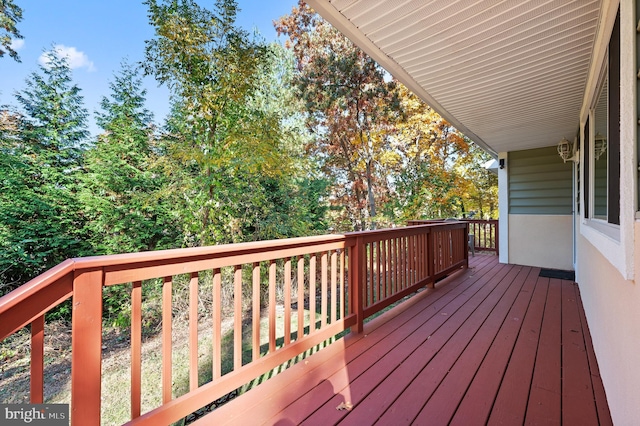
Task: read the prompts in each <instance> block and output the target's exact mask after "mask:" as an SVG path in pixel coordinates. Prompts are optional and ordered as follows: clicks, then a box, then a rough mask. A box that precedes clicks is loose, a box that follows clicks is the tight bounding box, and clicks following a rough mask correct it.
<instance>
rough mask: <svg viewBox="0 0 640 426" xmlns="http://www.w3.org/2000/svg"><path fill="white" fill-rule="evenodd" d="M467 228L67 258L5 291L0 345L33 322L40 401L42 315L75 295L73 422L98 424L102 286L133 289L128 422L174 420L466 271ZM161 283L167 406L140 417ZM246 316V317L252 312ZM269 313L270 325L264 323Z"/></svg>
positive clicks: (34, 396) (33, 396)
mask: <svg viewBox="0 0 640 426" xmlns="http://www.w3.org/2000/svg"><path fill="white" fill-rule="evenodd" d="M467 234H468V225H467V224H466V223H464V222H461V223H447V224H431V225H421V226H411V227H403V228H395V229H388V230H378V231H367V232H358V233H349V234H344V235H325V236H317V237H305V238H292V239H284V240H273V241H264V242H256V243H244V244H234V245H222V246H214V247H202V248H192V249H180V250H166V251H158V252H145V253H135V254H124V255H113V256H100V257H89V258H79V259H71V260H67V261H66V262H64V263H62V264H60V265H58V266H56V267H55V268H53V269H51V270H49V271H47V272H46V273H44V274H42V275H40V276H38V277H36V278H34V279H33V280H31V281H29V282H28V283H26V284H24V285H23V286H21V287H19V288H18V289H16V290H15V291H13V292H11V293H9V294H7V295H5V296H3V297H2V298H0V340H4V339H5V338H6V337H7V336H10V335H11V334H13V333H15V332H16V331H18V330H20V329H22V328H23V327H25V326H28V325H30V326H31V351H30V356H31V360H30V368H31V370H30V381H31V382H30V401H31V402H32V403H42V402H43V395H44V393H43V388H44V377H45V375H44V330H45V313H47V312H48V311H50V310H51V309H53V308H55V307H56V306H58V305H59V304H61V303H63V302H64V301H66V300H67V299H69V298H71V299H72V306H73V308H72V322H71V327H72V343H71V400H70V403H71V421H72V423H73V424H76V425H91V424H99V423H100V412H101V401H102V399H103V398H104V397H105V396H104V395H103V394H102V391H101V362H102V331H103V330H102V306H103V290H104V288H105V287H109V286H128V287H127V288H128V289H130V293H131V294H130V297H131V299H130V300H131V330H130V336H131V339H130V359H131V366H130V380H129V383H128V385H126V386H129V387H130V395H131V402H130V413H131V419H132V420H131V423H135V424H138V423H140V424H169V423H172V422H175V421H177V420H180V419H181V418H183V417H185V416H187V415H189V414H190V413H192V412H194V411H196V410H198V409H200V408H201V407H203V406H205V405H207V404H209V403H210V402H212V401H214V400H216V399H218V398H219V397H221V396H224V395H226V394H228V393H229V392H231V391H233V390H235V389H237V388H239V387H241V386H243V385H245V384H246V383H249V382H250V381H252V380H253V379H255V378H256V377H259V376H260V375H262V374H263V373H265V372H268V371H270V370H272V369H273V368H275V367H277V366H278V365H281V364H282V363H284V362H287V361H288V360H290V359H292V358H294V357H295V356H297V355H298V354H300V353H303V352H305V351H306V350H308V349H310V348H312V347H314V346H316V345H318V344H319V343H322V342H323V341H325V340H327V339H328V338H330V337H332V336H335V335H336V334H338V333H340V332H342V331H344V330H347V329H349V328H350V329H351V330H352V331H355V332H360V331H362V329H363V323H364V320H365V318H366V317H368V316H370V315H372V314H374V313H376V312H378V311H380V310H381V309H383V308H385V307H387V306H389V305H390V304H392V303H394V302H396V301H398V300H399V299H401V298H402V297H404V296H406V295H408V294H410V293H411V292H414V291H416V290H417V289H419V288H421V287H424V286H426V285H430V286H432V285H433V283H434V282H435V281H436V280H437V279H439V278H440V277H443V276H445V275H447V274H450V273H452V272H454V271H456V270H458V269H459V268H461V267H464V266H468V253H467V248H466V242H467ZM179 279H182V280H183V281H184V280H187V281H188V286H189V297H188V298H189V302H188V306H189V308H188V312H189V313H188V317H189V320H188V322H189V324H188V328H189V383H190V384H189V391H188V392H187V393H186V394H184V395H182V396H179V397H177V398H174V395H173V392H172V391H173V389H172V379H173V377H174V376H173V372H172V346H173V343H172V322H173V313H174V307H173V304H174V301H173V300H172V285H173V284H174V282H175V281H176V280H179ZM153 280H160V281H161V286H162V296H163V300H162V328H161V336H162V337H161V340H162V345H161V349H160V352H161V356H162V361H161V367H160V368H161V370H162V379H161V383H159V384H158V385H159V386H161V388H162V403H161V404H160V405H159V406H158V407H156V408H154V409H152V410H150V411H148V412H146V413H144V414H143V413H142V404H141V400H142V387H141V377H142V373H141V346H142V308H143V304H142V289H143V287H144V286H147V285H150V283H152V282H153ZM205 280H208V281H207V283H208V284H211V286H210V288H211V291H212V300H213V302H212V303H213V306H212V307H211V312H213V318H212V320H213V321H212V322H213V329H212V330H211V340H212V342H213V343H212V345H211V346H212V349H211V350H212V354H211V355H212V359H213V363H212V367H211V368H212V371H211V374H212V377H213V379H212V381H210V382H209V383H207V384H203V385H200V384H199V383H198V370H199V368H201V367H202V365H201V363H200V362H199V359H198V342H199V331H198V294H199V291H200V290H199V286H201V285H203V282H204V281H205ZM224 283H226V284H227V285H229V286H231V287H232V288H233V339H232V345H233V363H232V367H231V368H229V369H223V367H222V364H221V358H222V345H223V336H222V322H223V320H222V315H221V312H223V306H222V305H221V303H222V301H221V300H222V299H221V289H222V287H223V286H224ZM207 288H209V287H207ZM278 289H280V291H281V292H282V293H283V295H282V298H281V299H282V302H281V305H283V306H280V307H281V308H282V309H283V311H284V312H283V315H282V314H281V315H276V304H277V300H276V292H277V291H278ZM245 299H246V300H245ZM264 305H266V309H264V310H263V306H264ZM247 306H250V308H249V309H247ZM294 306H295V307H296V308H297V309H294ZM244 311H248V312H249V313H248V317H249V318H248V319H247V318H246V315H245V313H244ZM265 311H266V314H265V313H264V312H265ZM305 311H307V312H306V314H305ZM264 316H266V317H267V324H268V325H263V324H264V321H261V319H262V317H264ZM278 321H282V322H284V324H282V323H280V325H281V326H282V327H283V328H284V337H283V338H281V339H278V338H276V331H275V330H276V328H277V322H278ZM261 327H262V328H265V329H268V330H267V331H268V332H267V333H266V334H268V337H267V338H266V341H264V340H265V339H264V338H261V337H260V336H261V332H260V329H261ZM200 333H201V332H200ZM243 333H244V334H243ZM247 334H248V335H250V336H251V337H250V345H249V346H250V347H251V350H250V352H251V353H250V354H249V356H248V357H247V356H246V355H247V354H246V353H245V352H246V351H244V349H243V339H246V335H247ZM263 334H264V333H263ZM0 385H1V383H0Z"/></svg>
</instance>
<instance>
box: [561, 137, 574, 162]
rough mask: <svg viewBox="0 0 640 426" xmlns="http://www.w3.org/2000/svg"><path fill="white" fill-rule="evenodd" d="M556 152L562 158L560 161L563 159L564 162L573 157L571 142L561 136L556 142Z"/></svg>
mask: <svg viewBox="0 0 640 426" xmlns="http://www.w3.org/2000/svg"><path fill="white" fill-rule="evenodd" d="M558 154H559V155H560V158H562V161H564V162H565V163H566V162H567V161H568V160H573V159H574V152H573V144H572V143H571V142H569V141H568V140H567V138H562V140H561V141H560V143H559V144H558Z"/></svg>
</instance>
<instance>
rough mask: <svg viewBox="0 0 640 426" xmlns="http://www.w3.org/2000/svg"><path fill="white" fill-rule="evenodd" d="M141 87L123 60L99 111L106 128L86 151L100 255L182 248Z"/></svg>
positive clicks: (85, 197)
mask: <svg viewBox="0 0 640 426" xmlns="http://www.w3.org/2000/svg"><path fill="white" fill-rule="evenodd" d="M141 86H142V80H141V78H140V76H139V73H138V71H137V69H135V68H134V67H133V66H132V65H130V64H128V63H123V64H122V69H121V71H120V73H119V74H118V75H116V76H115V77H114V81H113V82H111V83H110V88H111V95H110V96H109V97H104V98H103V99H102V101H101V103H100V108H101V111H99V112H97V113H96V122H97V124H98V125H99V126H100V127H101V128H102V129H103V130H104V132H103V133H102V134H100V135H99V136H98V140H97V143H96V145H95V147H93V148H92V149H90V150H88V151H87V152H86V157H85V166H84V169H85V171H86V173H85V174H84V175H83V183H84V185H83V191H82V201H83V204H84V208H85V215H86V217H87V218H88V219H89V220H88V222H87V230H88V232H87V233H86V235H87V236H89V238H90V240H91V242H92V246H93V248H94V250H95V251H97V252H98V253H108V254H111V253H123V252H137V251H146V250H154V249H159V248H167V247H174V246H176V245H178V246H179V242H178V243H177V244H176V239H177V237H176V232H175V229H176V228H175V226H174V225H173V224H172V223H171V222H172V219H171V210H170V208H169V206H168V205H167V202H166V199H164V198H163V197H162V196H160V194H161V192H160V190H161V189H162V187H163V185H164V184H165V180H164V179H163V175H162V174H161V173H160V172H159V170H158V169H157V165H156V155H155V154H154V152H153V147H154V143H155V137H154V125H153V117H152V115H151V113H150V112H149V111H148V110H147V109H146V108H145V95H146V90H144V89H142V87H141Z"/></svg>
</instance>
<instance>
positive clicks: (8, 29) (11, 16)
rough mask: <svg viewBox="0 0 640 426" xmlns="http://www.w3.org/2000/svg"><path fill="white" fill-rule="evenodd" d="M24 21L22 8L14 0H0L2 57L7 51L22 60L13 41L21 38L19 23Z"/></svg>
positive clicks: (0, 48)
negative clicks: (14, 47)
mask: <svg viewBox="0 0 640 426" xmlns="http://www.w3.org/2000/svg"><path fill="white" fill-rule="evenodd" d="M20 21H22V9H21V8H20V7H19V6H17V5H16V4H15V3H14V2H13V0H0V58H1V57H3V56H4V55H5V54H6V53H8V54H9V56H11V57H12V58H13V59H15V60H16V61H18V62H20V57H19V56H18V52H16V51H15V50H14V49H13V41H14V40H17V39H21V38H22V35H21V34H20V31H18V27H17V24H18V22H20Z"/></svg>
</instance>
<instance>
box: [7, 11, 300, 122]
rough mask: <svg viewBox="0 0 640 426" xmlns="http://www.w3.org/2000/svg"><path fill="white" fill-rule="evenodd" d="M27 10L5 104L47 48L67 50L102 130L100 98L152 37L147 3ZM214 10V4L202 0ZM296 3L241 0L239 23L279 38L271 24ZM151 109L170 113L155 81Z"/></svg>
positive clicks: (10, 64) (149, 84) (149, 82)
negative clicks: (113, 78)
mask: <svg viewBox="0 0 640 426" xmlns="http://www.w3.org/2000/svg"><path fill="white" fill-rule="evenodd" d="M16 4H18V5H19V6H20V7H21V8H22V9H23V19H22V22H21V23H20V24H19V30H20V32H21V33H22V35H23V36H24V40H22V41H21V43H20V45H18V46H17V47H18V53H19V55H20V58H21V59H22V62H21V63H16V62H15V61H13V60H12V59H10V58H9V57H8V56H5V57H3V58H2V59H0V105H6V104H10V105H17V102H16V100H15V98H14V96H13V94H14V93H15V92H16V91H20V90H22V89H24V88H25V79H26V78H27V77H28V76H29V74H31V73H32V72H33V71H36V70H37V69H38V61H39V58H40V56H41V55H42V52H43V51H44V50H49V49H50V48H51V46H53V45H54V44H55V45H58V46H64V47H62V48H61V49H64V51H65V52H68V55H69V56H68V57H69V61H70V64H71V66H72V68H73V78H74V82H75V83H76V84H77V85H78V86H79V87H80V88H81V89H82V95H83V96H84V100H85V106H86V108H87V109H88V111H89V113H90V115H91V120H90V131H91V133H94V134H95V133H96V132H97V131H98V128H97V127H96V126H95V124H94V123H93V113H94V111H95V110H97V109H98V107H99V102H100V99H102V97H103V96H107V95H109V93H110V92H109V82H110V81H111V80H112V77H113V75H114V73H117V72H118V70H119V69H120V63H121V61H122V60H123V59H125V58H126V59H127V60H128V61H129V62H139V61H141V60H142V59H143V58H144V41H145V40H147V39H149V38H150V37H152V35H153V29H152V27H151V26H149V23H148V19H147V10H146V6H145V5H143V4H142V0H16ZM199 4H201V5H202V6H204V7H208V8H211V7H212V6H213V4H214V1H213V0H207V1H204V0H203V1H199ZM296 4H297V0H238V6H239V8H240V13H239V15H238V20H237V22H238V24H239V25H240V26H242V27H243V28H245V29H247V30H249V31H253V29H257V30H258V31H259V32H260V33H261V34H262V36H263V37H264V38H265V39H267V40H275V39H276V33H275V30H274V29H273V24H272V21H273V20H274V19H277V18H279V17H280V16H282V15H284V14H287V13H289V12H290V11H291V8H292V7H293V6H295V5H296ZM144 82H145V87H146V88H147V90H148V94H147V108H149V110H151V111H152V112H153V113H154V116H155V117H154V118H155V120H156V122H161V121H162V120H163V118H164V116H165V115H166V113H167V111H168V92H167V91H166V90H165V89H164V88H158V87H157V83H156V82H155V80H153V78H151V77H147V78H146V79H145V81H144Z"/></svg>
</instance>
